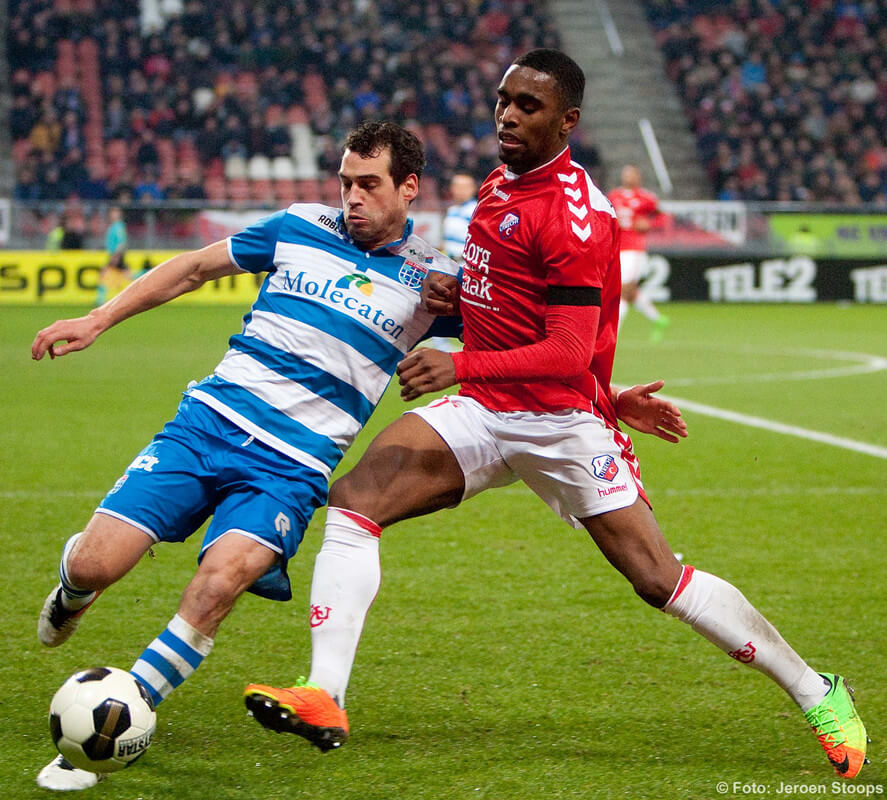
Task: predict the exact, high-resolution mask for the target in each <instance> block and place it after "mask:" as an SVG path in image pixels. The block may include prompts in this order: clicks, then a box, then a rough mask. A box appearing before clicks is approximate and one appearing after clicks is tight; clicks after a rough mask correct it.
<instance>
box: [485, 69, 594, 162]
mask: <svg viewBox="0 0 887 800" xmlns="http://www.w3.org/2000/svg"><path fill="white" fill-rule="evenodd" d="M497 94H498V100H497V101H496V111H495V114H494V117H495V120H496V132H497V133H498V136H499V158H500V159H502V161H503V162H504V163H505V164H507V165H508V167H509V168H510V169H511V170H512V171H513V172H516V173H518V174H520V173H523V172H527V171H528V170H531V169H535V168H536V167H539V166H541V165H542V164H545V163H546V162H548V161H551V159H553V158H554V157H555V156H556V155H557V154H558V153H560V151H561V150H563V149H564V147H565V146H566V144H567V137H569V135H570V131H572V130H573V128H574V127H576V123H577V122H578V121H579V109H578V108H569V109H564V107H563V101H562V99H561V93H560V90H559V89H558V86H557V82H556V81H555V79H554V77H552V76H551V75H549V74H548V73H547V72H539V71H538V70H535V69H531V68H530V67H519V66H517V65H512V66H511V67H509V69H508V71H507V72H506V73H505V75H504V76H503V78H502V82H501V83H500V84H499V89H498V91H497Z"/></svg>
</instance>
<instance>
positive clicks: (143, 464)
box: [32, 122, 458, 790]
mask: <svg viewBox="0 0 887 800" xmlns="http://www.w3.org/2000/svg"><path fill="white" fill-rule="evenodd" d="M424 163H425V158H424V152H423V148H422V145H421V143H420V142H419V140H418V139H417V138H416V137H415V136H413V135H412V134H411V133H409V132H408V131H406V130H405V129H403V128H401V127H400V126H398V125H395V124H393V123H379V122H373V123H367V124H365V125H362V126H361V127H360V128H358V129H356V130H355V131H353V132H352V133H351V135H350V136H349V137H348V140H347V142H346V147H345V152H344V155H343V157H342V162H341V167H340V170H339V178H340V181H341V189H342V204H343V208H342V209H337V208H330V207H327V206H324V205H319V204H294V205H291V206H290V207H289V208H287V209H285V210H283V211H279V212H277V213H276V214H272V215H271V216H269V217H266V218H265V219H263V220H261V221H259V222H257V223H256V224H255V225H252V226H250V227H249V228H247V229H246V230H244V231H242V232H240V233H238V234H236V235H234V236H231V237H230V238H228V239H226V240H223V241H219V242H216V243H215V244H211V245H209V246H207V247H205V248H203V249H202V250H197V251H194V252H190V253H184V254H182V255H178V256H175V257H174V258H171V259H169V260H168V261H166V262H164V263H163V264H161V265H159V266H158V267H156V268H155V269H153V270H151V271H150V272H148V273H146V274H145V275H144V276H142V277H141V278H139V279H138V280H137V281H135V282H134V283H132V284H131V285H130V286H129V287H127V288H126V289H125V290H124V291H123V292H122V293H121V294H119V295H118V296H117V297H115V298H113V299H112V300H110V301H108V302H107V303H105V304H104V305H102V306H101V307H99V308H97V309H94V310H93V311H91V312H90V313H89V314H88V315H87V316H85V317H80V318H77V319H69V320H59V321H58V322H55V323H54V324H52V325H50V326H49V327H48V328H45V329H43V330H42V331H40V332H39V333H38V334H37V337H36V338H35V340H34V343H33V345H32V356H33V358H34V359H36V360H39V359H41V358H42V357H43V356H44V355H45V354H46V353H47V352H48V353H49V355H50V357H53V358H54V357H56V356H62V355H65V354H67V353H70V352H74V351H77V350H82V349H83V348H85V347H88V346H89V345H90V344H92V342H93V341H94V340H95V339H96V337H98V336H99V335H100V334H101V333H103V332H104V331H106V330H107V329H108V328H110V327H111V326H112V325H115V324H117V323H119V322H122V321H123V320H125V319H127V318H128V317H131V316H133V315H135V314H138V313H140V312H143V311H147V310H148V309H151V308H154V307H155V306H158V305H161V304H162V303H165V302H167V301H169V300H172V299H173V298H174V297H178V296H179V295H181V294H184V293H185V292H188V291H191V290H193V289H196V288H198V287H199V286H201V285H203V284H204V283H205V282H207V281H211V280H214V279H218V278H221V277H224V276H227V275H235V274H238V273H241V272H243V271H247V272H253V273H260V272H267V276H266V278H265V280H264V282H263V284H262V287H261V289H260V290H259V294H258V297H257V299H256V301H255V303H254V304H253V306H252V309H251V310H250V312H249V313H248V314H247V315H246V316H245V317H244V320H243V329H242V330H241V332H240V333H238V334H236V335H234V336H232V337H231V339H230V341H229V350H228V352H227V353H226V354H225V356H224V358H223V359H222V361H221V362H220V363H219V365H218V366H217V367H216V369H215V371H214V372H213V374H212V375H210V376H209V377H208V378H206V379H205V380H203V381H201V382H200V383H197V384H194V385H192V386H191V387H189V389H188V390H187V391H186V392H185V397H184V398H183V399H182V401H181V404H180V406H179V409H178V412H177V414H176V416H175V418H174V419H173V420H172V421H171V422H169V423H167V425H166V426H165V427H164V428H163V430H162V431H161V432H160V433H158V434H157V435H156V436H155V437H154V439H153V440H152V441H151V443H150V444H149V445H148V446H147V447H146V448H145V449H144V450H143V451H142V452H141V453H140V454H139V455H138V456H136V458H135V460H133V461H132V463H131V464H130V465H129V467H128V468H127V469H126V472H125V473H124V474H123V475H122V476H121V478H120V479H119V480H118V481H117V483H116V484H115V485H114V487H113V488H112V489H111V490H110V492H109V493H108V494H107V495H106V497H105V498H104V500H102V502H101V504H100V505H99V507H98V508H97V509H96V512H95V514H94V515H93V517H92V519H90V521H89V523H88V524H87V526H86V528H85V529H84V531H83V532H81V533H78V534H75V535H74V536H73V537H71V539H69V540H68V542H67V544H66V546H65V548H64V551H63V554H62V558H61V564H60V568H59V575H60V583H59V585H58V586H56V588H54V589H53V590H52V592H50V594H49V596H48V597H47V599H46V603H45V604H44V607H43V610H42V612H41V614H40V619H39V622H38V628H37V631H38V636H39V638H40V641H41V642H43V644H45V645H47V646H50V647H54V646H57V645H60V644H62V643H63V642H64V641H66V640H67V639H68V637H69V636H70V635H71V633H73V630H74V628H75V627H76V625H77V623H78V622H79V619H80V617H81V616H82V614H83V612H84V611H85V610H86V609H87V608H88V607H89V606H90V605H91V604H92V603H93V601H94V600H95V598H96V597H97V596H98V595H99V594H100V593H101V591H102V590H103V589H105V588H106V587H108V586H110V585H111V584H112V583H114V582H115V581H117V580H118V579H120V578H121V577H122V576H123V575H125V574H126V573H127V572H128V571H129V570H130V569H131V568H132V567H133V566H135V564H136V563H137V562H138V561H139V559H140V558H141V557H142V555H144V553H146V552H147V551H148V549H149V548H150V547H151V546H152V545H154V544H155V543H157V542H164V541H182V540H184V539H186V538H187V537H188V536H190V535H191V534H192V533H194V532H195V531H196V530H197V529H198V528H200V526H201V525H202V524H203V522H204V521H205V520H206V519H207V518H209V517H210V516H211V517H212V521H211V522H210V524H209V527H208V529H207V531H206V534H205V537H204V542H203V546H202V548H201V551H200V556H199V566H198V568H197V572H196V574H195V576H194V578H193V579H192V580H191V582H190V583H189V584H188V587H187V588H186V589H185V592H184V594H183V596H182V600H181V604H180V606H179V609H178V613H177V614H176V615H175V616H174V617H173V619H172V620H171V621H170V623H169V625H168V626H167V627H166V629H165V630H164V631H163V632H162V633H161V634H160V635H159V636H158V637H157V638H156V639H155V640H154V641H153V642H152V643H151V644H150V645H148V647H147V649H146V650H145V651H144V653H142V655H141V656H140V657H139V658H138V659H137V660H136V662H135V664H134V665H133V667H132V673H133V674H134V675H135V676H136V677H137V678H138V679H139V680H140V681H141V682H142V683H143V684H144V685H145V687H146V688H147V690H148V692H149V694H150V695H151V697H152V699H153V700H154V702H155V704H156V703H159V702H161V701H162V700H164V699H165V698H166V697H167V696H168V695H169V693H170V692H172V690H173V689H175V688H176V687H177V686H179V685H180V684H181V683H182V682H183V681H184V680H185V679H186V678H187V677H188V676H189V675H190V674H191V673H192V672H193V671H194V670H195V669H196V668H197V666H198V665H199V664H200V663H201V661H202V660H203V659H204V658H205V657H206V656H207V655H208V654H209V651H210V648H211V647H212V644H213V637H214V636H215V634H216V631H217V629H218V627H219V625H220V623H221V622H222V620H223V619H224V618H225V616H226V615H227V614H228V612H229V611H230V610H231V609H232V607H233V606H234V603H235V601H236V600H237V598H238V597H239V596H240V594H242V593H243V592H244V591H245V590H249V591H252V592H255V593H256V594H259V595H262V596H264V597H269V598H272V599H277V600H287V599H289V598H290V596H291V591H290V583H289V578H288V577H287V571H286V567H287V561H288V560H289V558H291V557H292V556H293V555H294V554H295V552H296V549H297V548H298V546H299V543H300V542H301V540H302V536H303V534H304V531H305V528H306V526H307V525H308V521H309V520H310V518H311V515H312V513H313V512H314V509H316V508H317V507H319V506H322V505H323V504H324V503H325V502H326V495H327V482H328V479H329V477H330V474H331V472H332V471H333V469H334V468H335V466H336V464H337V463H338V462H339V460H340V459H341V458H342V455H343V454H344V452H345V450H346V449H347V448H348V446H349V445H350V444H351V442H352V441H353V440H354V437H355V436H356V435H357V433H358V431H360V429H361V428H362V427H363V425H364V424H365V423H366V421H367V419H368V418H369V416H370V414H372V412H373V410H374V409H375V407H376V405H377V403H378V402H379V400H380V398H381V397H382V394H383V392H384V391H385V388H386V386H387V385H388V382H389V380H390V379H391V376H392V375H393V374H394V371H395V368H396V366H397V364H398V362H399V361H400V360H401V359H402V358H403V356H404V355H405V354H406V353H407V352H408V351H409V350H410V349H411V348H412V347H413V346H414V345H415V344H416V343H417V342H418V341H419V340H420V339H421V338H423V337H424V336H425V335H426V334H427V333H428V331H429V329H430V328H431V326H432V323H433V322H434V317H433V316H432V315H430V314H429V313H427V312H426V311H424V310H423V309H422V307H421V298H420V288H421V284H422V279H423V277H424V275H425V274H426V272H427V271H428V270H430V269H433V270H435V271H440V272H446V273H449V274H456V273H457V271H458V267H457V265H456V264H455V263H454V262H453V261H451V260H450V259H449V258H447V257H446V256H444V255H443V254H441V253H439V252H438V251H436V250H434V249H433V248H432V247H431V246H430V245H429V244H427V243H426V242H425V241H424V240H422V239H420V238H419V237H418V236H416V235H414V234H413V232H412V230H413V224H412V221H411V220H410V219H409V218H408V210H409V206H410V203H411V202H412V201H413V199H414V198H415V197H416V195H417V193H418V190H419V180H420V177H421V174H422V168H423V166H424ZM60 343H61V344H60ZM97 781H98V777H97V776H96V775H93V774H92V773H88V772H84V771H82V770H77V769H74V768H73V767H72V766H71V765H70V764H68V763H67V762H65V760H64V759H63V758H62V757H61V756H59V757H58V758H56V759H55V760H54V761H53V762H51V763H50V764H49V765H47V766H46V767H45V768H44V769H43V770H42V771H41V773H40V775H39V776H38V779H37V782H38V784H40V785H41V786H43V787H45V788H49V789H57V790H65V789H80V788H87V787H89V786H91V785H93V784H94V783H96V782H97Z"/></svg>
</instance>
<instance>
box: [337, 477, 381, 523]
mask: <svg viewBox="0 0 887 800" xmlns="http://www.w3.org/2000/svg"><path fill="white" fill-rule="evenodd" d="M371 501H372V494H371V493H368V492H366V491H364V490H363V489H362V488H361V485H360V481H359V480H358V479H357V477H356V476H355V475H354V473H353V472H349V473H348V474H346V475H343V476H342V477H341V478H339V479H337V480H335V481H333V484H332V486H330V493H329V500H328V502H329V505H330V506H333V507H334V508H347V509H348V510H349V511H354V512H356V513H358V514H363V515H364V516H366V517H369V518H370V519H373V514H374V512H375V509H374V508H373V507H372V503H371Z"/></svg>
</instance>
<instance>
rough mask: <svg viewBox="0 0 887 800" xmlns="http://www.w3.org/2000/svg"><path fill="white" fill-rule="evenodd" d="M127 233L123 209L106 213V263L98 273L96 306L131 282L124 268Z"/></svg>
mask: <svg viewBox="0 0 887 800" xmlns="http://www.w3.org/2000/svg"><path fill="white" fill-rule="evenodd" d="M127 244H128V233H127V230H126V222H124V220H123V209H122V208H120V207H119V206H113V207H112V208H111V210H110V211H109V212H108V230H106V231H105V253H107V256H108V261H107V263H106V264H105V266H104V267H102V269H101V271H100V272H99V285H98V289H97V290H96V305H97V306H100V305H101V304H102V303H104V302H105V301H106V300H107V299H108V295H109V293H110V294H114V293H115V292H119V291H120V290H121V289H122V288H123V287H124V286H126V284H127V283H129V282H130V281H131V280H132V273H131V272H130V271H129V268H128V267H127V266H126V247H127Z"/></svg>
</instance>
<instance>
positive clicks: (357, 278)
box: [336, 272, 373, 297]
mask: <svg viewBox="0 0 887 800" xmlns="http://www.w3.org/2000/svg"><path fill="white" fill-rule="evenodd" d="M351 286H353V287H354V288H355V289H357V290H359V291H360V292H361V293H362V294H365V295H366V296H367V297H369V296H370V295H371V294H372V293H373V282H372V281H371V280H370V279H369V278H368V277H367V276H366V275H364V274H363V273H362V272H352V273H351V274H350V275H346V276H345V277H344V278H339V280H338V281H336V288H337V289H348V288H349V287H351Z"/></svg>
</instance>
